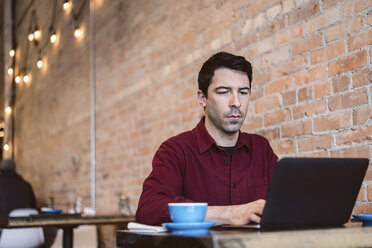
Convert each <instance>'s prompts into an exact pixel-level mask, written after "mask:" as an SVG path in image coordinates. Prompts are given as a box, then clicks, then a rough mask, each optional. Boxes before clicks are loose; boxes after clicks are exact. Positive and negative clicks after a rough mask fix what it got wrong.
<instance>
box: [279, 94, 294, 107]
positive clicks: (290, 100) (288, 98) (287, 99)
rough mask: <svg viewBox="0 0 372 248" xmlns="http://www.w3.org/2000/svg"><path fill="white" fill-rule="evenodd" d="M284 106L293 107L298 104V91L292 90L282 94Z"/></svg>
mask: <svg viewBox="0 0 372 248" xmlns="http://www.w3.org/2000/svg"><path fill="white" fill-rule="evenodd" d="M282 101H283V106H287V105H292V104H295V103H296V91H295V90H291V91H288V92H284V93H282Z"/></svg>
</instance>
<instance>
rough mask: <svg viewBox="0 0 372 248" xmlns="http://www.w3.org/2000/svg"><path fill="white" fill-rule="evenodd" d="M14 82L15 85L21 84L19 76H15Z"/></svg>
mask: <svg viewBox="0 0 372 248" xmlns="http://www.w3.org/2000/svg"><path fill="white" fill-rule="evenodd" d="M14 80H15V82H16V83H17V84H19V83H20V82H21V77H20V76H16V77H15V79H14Z"/></svg>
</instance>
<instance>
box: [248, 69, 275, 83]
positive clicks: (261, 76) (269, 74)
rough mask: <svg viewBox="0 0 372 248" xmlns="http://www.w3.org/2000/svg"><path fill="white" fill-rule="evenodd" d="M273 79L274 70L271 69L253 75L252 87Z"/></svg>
mask: <svg viewBox="0 0 372 248" xmlns="http://www.w3.org/2000/svg"><path fill="white" fill-rule="evenodd" d="M273 78H275V70H274V69H273V68H272V69H269V70H265V71H263V72H257V73H253V79H252V81H253V82H252V84H254V85H260V84H264V83H266V82H268V81H271V80H272V79H273Z"/></svg>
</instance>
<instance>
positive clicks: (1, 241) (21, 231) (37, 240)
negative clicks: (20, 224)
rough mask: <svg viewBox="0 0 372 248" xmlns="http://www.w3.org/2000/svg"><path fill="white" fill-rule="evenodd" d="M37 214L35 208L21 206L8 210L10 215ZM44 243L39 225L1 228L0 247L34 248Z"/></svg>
mask: <svg viewBox="0 0 372 248" xmlns="http://www.w3.org/2000/svg"><path fill="white" fill-rule="evenodd" d="M31 214H38V211H37V210H36V209H31V208H21V209H14V210H12V211H11V212H10V214H9V216H10V217H19V216H29V215H31ZM43 244H44V233H43V229H42V228H41V227H32V228H14V229H2V233H1V236H0V248H36V247H40V246H41V245H43Z"/></svg>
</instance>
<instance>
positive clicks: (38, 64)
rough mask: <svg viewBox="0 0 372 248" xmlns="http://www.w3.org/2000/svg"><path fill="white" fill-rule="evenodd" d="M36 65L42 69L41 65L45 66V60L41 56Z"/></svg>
mask: <svg viewBox="0 0 372 248" xmlns="http://www.w3.org/2000/svg"><path fill="white" fill-rule="evenodd" d="M36 65H37V67H38V68H39V69H41V67H43V60H42V59H41V58H40V59H39V60H38V61H37V62H36Z"/></svg>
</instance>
